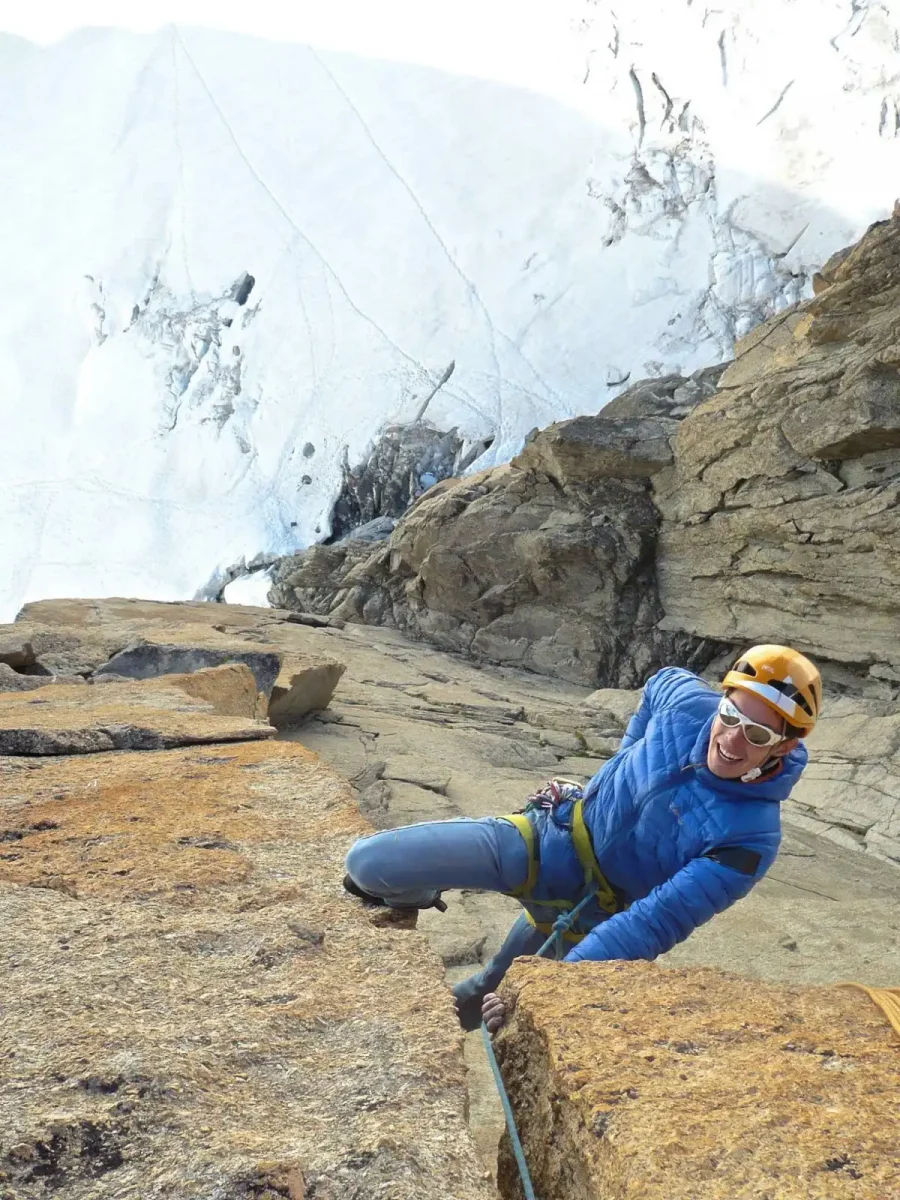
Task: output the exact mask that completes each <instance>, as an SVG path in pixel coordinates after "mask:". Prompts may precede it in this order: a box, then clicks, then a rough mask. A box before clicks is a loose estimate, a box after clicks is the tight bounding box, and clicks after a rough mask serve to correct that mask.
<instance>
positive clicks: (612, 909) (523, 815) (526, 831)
mask: <svg viewBox="0 0 900 1200" xmlns="http://www.w3.org/2000/svg"><path fill="white" fill-rule="evenodd" d="M568 801H574V803H573V805H572V823H571V826H569V825H566V824H563V825H562V827H563V828H564V829H568V830H569V832H570V833H571V835H572V843H573V845H574V847H575V853H576V854H577V855H578V861H579V862H580V863H581V866H582V869H583V871H584V885H585V889H586V890H587V893H588V894H589V895H590V894H593V897H594V899H595V900H596V902H597V904H598V905H599V906H600V908H602V909H603V911H604V912H607V913H609V914H610V916H612V915H613V914H614V913H617V912H619V911H620V909H621V908H622V907H623V906H622V904H621V903H620V899H619V897H618V896H617V895H616V893H615V892H614V891H613V888H612V887H611V885H610V883H609V881H608V880H607V878H606V876H605V875H604V874H603V872H602V871H601V870H600V864H599V863H598V862H597V859H596V856H595V855H594V848H593V846H592V845H591V835H590V834H589V833H588V828H587V825H586V824H585V820H584V793H583V791H582V789H581V785H580V784H578V783H575V782H574V781H573V780H570V779H551V780H550V781H549V783H547V784H545V785H544V787H542V788H541V789H540V790H539V791H538V792H536V793H535V794H534V795H533V796H530V797H529V799H528V802H527V804H526V805H525V807H524V809H522V811H521V812H517V813H511V814H510V815H509V816H505V817H502V818H501V820H503V821H509V823H510V824H511V825H515V827H516V829H518V831H519V833H520V834H521V835H522V838H523V840H524V842H525V846H526V849H527V850H528V874H527V875H526V877H525V881H524V882H523V883H522V884H520V885H519V887H517V888H514V889H513V890H512V891H511V892H507V893H506V894H507V895H508V896H513V897H514V898H515V899H516V900H522V901H526V902H532V903H534V904H539V905H542V906H543V907H546V908H559V909H562V910H563V911H569V910H570V909H573V908H574V907H575V905H576V900H575V899H567V900H544V899H541V900H533V897H532V893H533V891H534V888H535V886H536V884H537V881H538V873H539V871H540V865H541V862H540V850H539V845H538V839H537V838H536V836H535V831H534V825H533V824H532V820H531V816H530V814H531V813H534V812H537V811H539V810H541V809H544V810H549V813H550V818H551V820H553V821H555V822H556V824H561V822H560V821H559V819H558V817H557V816H556V810H557V809H558V807H559V806H560V805H561V804H565V803H566V802H568ZM525 916H526V918H527V919H528V921H529V922H530V923H531V924H532V925H533V926H534V927H535V929H538V930H540V932H541V933H543V934H546V935H548V936H549V935H550V934H551V933H552V932H553V928H554V927H553V925H552V924H551V923H549V922H541V921H536V920H535V919H534V918H533V917H532V915H531V913H529V912H528V911H527V910H526V913H525ZM563 936H564V937H565V938H566V940H567V941H570V942H580V941H581V940H582V938H583V937H584V936H585V935H584V934H583V933H576V932H575V931H574V930H572V929H567V930H566V931H565V933H564V934H563Z"/></svg>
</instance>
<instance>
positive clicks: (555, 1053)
mask: <svg viewBox="0 0 900 1200" xmlns="http://www.w3.org/2000/svg"><path fill="white" fill-rule="evenodd" d="M503 987H504V994H505V995H506V997H507V998H508V999H509V1000H511V1001H512V1002H514V1003H515V1014H514V1019H513V1020H512V1022H511V1023H510V1024H509V1025H508V1026H507V1027H506V1028H505V1030H504V1031H503V1032H502V1033H501V1034H500V1035H499V1037H498V1038H497V1039H496V1046H497V1055H498V1058H499V1060H500V1062H501V1065H502V1069H503V1074H504V1078H505V1080H506V1083H507V1087H508V1089H509V1091H510V1097H511V1100H512V1102H513V1105H514V1109H515V1112H516V1118H517V1125H518V1129H519V1133H520V1136H521V1137H522V1140H523V1144H524V1148H525V1154H526V1158H527V1161H528V1164H529V1169H530V1170H531V1173H532V1178H533V1182H534V1185H535V1190H536V1192H537V1194H538V1195H539V1196H541V1197H542V1198H543V1200H596V1197H598V1196H603V1197H610V1198H612V1197H615V1198H616V1200H676V1198H677V1200H682V1198H684V1200H687V1198H688V1197H690V1198H691V1200H693V1198H694V1197H697V1198H698V1200H699V1198H700V1197H703V1200H751V1198H752V1200H884V1198H885V1197H887V1196H895V1195H900V1146H898V1142H897V1137H896V1098H897V1095H898V1092H900V1043H898V1042H897V1040H896V1035H895V1034H894V1033H893V1031H892V1030H891V1027H890V1025H889V1024H888V1021H887V1019H886V1018H885V1017H884V1015H883V1014H882V1013H881V1012H880V1011H879V1009H878V1008H877V1007H876V1006H875V1005H874V1004H873V1003H872V1002H871V1001H870V1000H869V999H868V997H866V996H864V995H863V994H862V993H858V992H855V991H850V990H845V989H824V988H808V987H784V986H775V985H772V984H754V985H753V988H752V991H751V990H749V989H748V985H747V981H746V980H744V979H740V978H738V977H735V976H729V975H725V974H723V973H720V972H718V971H715V970H697V969H692V970H671V971H662V970H660V969H659V968H658V967H656V966H654V965H652V964H649V963H578V964H564V963H548V962H542V961H534V960H522V961H520V962H519V963H517V964H515V965H514V966H513V968H512V970H511V972H510V975H509V976H508V982H506V983H505V984H504V985H503ZM499 1183H500V1193H501V1195H502V1196H503V1197H505V1198H508V1200H514V1198H515V1200H518V1198H519V1197H520V1196H521V1194H522V1193H521V1191H520V1189H519V1184H518V1172H517V1170H516V1168H515V1164H514V1162H513V1160H512V1155H511V1153H510V1152H509V1147H508V1146H505V1145H504V1147H503V1150H502V1154H501V1164H500V1177H499Z"/></svg>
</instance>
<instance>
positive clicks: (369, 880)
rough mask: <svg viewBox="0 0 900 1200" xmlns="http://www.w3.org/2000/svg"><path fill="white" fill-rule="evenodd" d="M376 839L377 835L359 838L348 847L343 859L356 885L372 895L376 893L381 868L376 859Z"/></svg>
mask: <svg viewBox="0 0 900 1200" xmlns="http://www.w3.org/2000/svg"><path fill="white" fill-rule="evenodd" d="M377 840H378V839H377V835H376V836H372V837H364V838H360V839H359V841H357V842H354V843H353V845H352V846H351V847H350V849H349V850H348V852H347V857H346V859H345V860H344V867H345V868H346V870H347V874H348V875H349V876H350V878H351V879H352V880H353V882H354V883H355V884H356V885H357V887H361V888H362V889H363V891H364V892H371V893H372V894H373V895H377V894H378V887H379V881H380V879H381V870H380V869H379V868H380V866H381V864H380V863H379V862H378V861H377V859H378V850H377V845H376V843H377Z"/></svg>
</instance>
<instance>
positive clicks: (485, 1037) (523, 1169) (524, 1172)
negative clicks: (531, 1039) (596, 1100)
mask: <svg viewBox="0 0 900 1200" xmlns="http://www.w3.org/2000/svg"><path fill="white" fill-rule="evenodd" d="M481 1040H482V1041H483V1042H484V1048H485V1050H486V1052H487V1057H488V1062H489V1063H490V1064H491V1070H492V1071H493V1073H494V1083H496V1085H497V1091H498V1092H499V1093H500V1102H501V1103H502V1105H503V1115H504V1117H505V1118H506V1128H507V1129H508V1130H509V1140H510V1141H511V1142H512V1148H513V1154H515V1156H516V1164H517V1166H518V1168H519V1175H520V1176H521V1178H522V1188H523V1189H524V1192H525V1200H537V1197H536V1196H535V1194H534V1188H533V1187H532V1184H531V1175H530V1174H529V1173H528V1163H527V1162H526V1161H525V1152H524V1150H523V1149H522V1143H521V1141H520V1140H519V1131H518V1129H516V1119H515V1117H514V1116H513V1111H512V1107H511V1106H510V1103H509V1096H508V1095H507V1094H506V1088H505V1087H504V1085H503V1076H502V1075H501V1074H500V1067H499V1066H498V1065H497V1056H496V1055H495V1054H494V1047H493V1046H492V1045H491V1035H490V1034H489V1033H488V1028H487V1025H485V1023H484V1021H482V1022H481Z"/></svg>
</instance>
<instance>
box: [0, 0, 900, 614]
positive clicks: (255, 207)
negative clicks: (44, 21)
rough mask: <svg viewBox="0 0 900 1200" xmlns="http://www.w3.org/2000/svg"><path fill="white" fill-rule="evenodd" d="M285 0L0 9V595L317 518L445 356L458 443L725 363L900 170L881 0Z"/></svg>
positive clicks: (148, 588)
mask: <svg viewBox="0 0 900 1200" xmlns="http://www.w3.org/2000/svg"><path fill="white" fill-rule="evenodd" d="M38 7H40V4H38ZM290 7H291V14H290V26H289V28H288V27H287V26H285V27H284V28H282V29H279V28H278V27H277V23H275V24H273V22H274V21H275V18H274V17H273V16H272V12H273V11H274V10H273V9H272V8H271V6H267V5H266V4H262V6H261V8H260V16H259V31H260V32H262V33H266V34H268V35H269V36H267V37H252V36H249V32H248V30H249V29H252V21H253V14H254V11H255V8H256V6H254V5H243V6H240V8H241V11H242V12H243V17H242V18H241V19H242V20H243V21H244V22H245V25H244V26H241V28H242V29H243V32H235V31H228V30H221V29H220V30H215V29H204V28H198V27H189V26H187V25H179V26H177V27H176V26H172V25H170V26H167V27H164V28H161V29H158V30H155V31H149V32H143V33H138V32H128V31H124V30H118V31H116V30H102V29H93V30H81V31H76V32H73V33H71V34H69V35H68V36H66V37H65V38H63V40H61V41H59V42H56V43H52V44H47V45H43V46H39V45H37V44H34V43H32V42H29V41H25V40H21V39H19V38H17V37H12V36H0V164H2V166H0V172H2V178H3V186H2V188H0V250H2V254H0V263H2V277H0V448H2V449H0V619H10V617H11V616H12V614H13V613H14V612H15V610H16V609H17V608H18V606H19V605H20V604H21V603H22V602H23V601H25V600H28V599H32V598H36V597H47V596H54V595H101V594H133V595H142V596H146V597H151V598H160V599H172V598H186V597H190V596H192V595H194V594H195V593H196V592H197V591H198V590H199V589H201V588H202V587H203V586H204V585H205V584H206V583H207V582H208V581H209V580H210V579H211V578H212V577H215V576H216V575H217V573H218V572H221V570H222V568H225V567H228V566H230V565H232V564H233V563H235V562H237V561H239V560H240V559H241V558H246V559H247V560H248V561H249V560H250V559H251V558H253V556H254V555H256V554H257V553H258V552H279V553H287V552H289V551H291V550H294V549H296V548H298V547H300V546H303V545H306V544H308V543H309V542H311V541H314V540H316V539H317V538H318V537H320V536H324V535H325V534H327V533H328V520H329V514H330V510H331V504H332V502H333V499H334V496H335V494H336V491H337V489H338V487H339V484H340V479H341V470H340V464H341V460H342V455H343V452H344V448H345V447H346V448H347V452H348V455H349V458H350V460H351V462H352V461H356V460H358V459H359V458H360V457H361V456H362V455H363V453H364V452H365V449H366V447H367V446H368V445H369V444H370V443H371V441H372V439H373V437H374V436H375V435H376V433H377V431H378V430H379V428H380V427H381V426H382V425H383V424H384V423H386V422H396V421H403V420H407V419H409V420H411V419H412V418H413V417H414V416H415V415H416V413H417V411H418V410H419V409H420V407H421V404H422V401H423V400H424V399H425V397H426V396H427V395H428V394H429V392H431V391H432V390H433V388H434V387H435V385H436V384H437V383H438V382H439V381H440V380H441V378H442V376H444V375H446V373H447V368H448V366H449V364H451V363H454V364H455V366H454V369H453V371H452V373H451V374H450V376H449V378H448V379H447V380H446V382H445V383H444V384H443V385H442V386H441V387H440V388H439V390H438V391H437V393H436V394H435V395H434V397H433V399H432V400H431V402H430V404H429V406H428V418H429V420H431V421H432V422H434V423H435V424H436V425H437V426H438V427H440V428H449V427H450V426H452V425H456V426H458V427H459V429H460V431H461V432H462V433H463V434H464V435H465V436H466V437H467V438H469V439H476V438H484V437H487V436H491V435H493V436H494V438H495V441H494V444H493V447H492V449H491V451H490V452H489V457H488V458H487V459H482V460H481V462H480V464H479V465H487V463H488V462H490V461H500V460H502V459H504V458H506V457H508V456H509V455H510V454H511V453H513V452H514V451H515V450H516V449H517V448H518V446H519V444H520V441H521V438H522V437H523V435H524V434H525V432H526V431H527V430H529V429H531V428H532V427H534V426H536V425H544V424H546V423H548V422H549V421H551V420H553V419H555V418H558V417H565V416H571V415H574V414H576V413H580V412H591V411H596V410H597V409H599V408H600V407H602V405H603V404H604V403H606V401H607V400H608V399H610V398H611V397H612V396H613V395H615V394H616V392H617V391H618V390H619V388H620V385H621V384H623V383H625V382H626V381H627V380H628V379H629V378H630V379H632V380H634V379H637V378H640V377H642V376H646V375H652V374H657V373H663V372H668V371H673V370H680V371H684V372H687V371H690V370H692V369H694V368H696V367H699V366H702V365H705V364H707V363H711V362H714V361H717V360H721V359H722V358H725V357H727V356H728V355H729V354H730V352H731V347H732V342H733V339H734V337H735V336H736V335H740V334H742V333H744V332H745V331H746V330H747V329H748V328H750V327H751V326H752V325H753V324H755V323H756V322H757V321H759V320H760V319H762V318H763V317H764V316H766V315H768V314H770V313H771V312H772V311H773V310H775V309H777V308H779V307H782V306H784V305H786V304H789V303H791V302H793V301H795V300H796V299H798V298H800V297H801V296H802V295H805V294H807V290H808V279H809V275H810V273H811V271H812V270H814V269H815V268H816V267H817V266H818V265H820V264H821V263H822V261H823V260H824V259H825V258H826V257H827V256H828V255H829V254H830V253H831V252H833V251H834V250H836V249H838V248H839V247H840V246H842V245H844V244H846V243H847V242H849V241H851V240H853V239H854V238H856V237H857V236H858V235H859V234H860V233H861V232H862V230H863V229H864V228H865V226H866V225H867V224H868V223H869V222H870V221H871V220H874V219H877V218H879V217H881V216H883V215H885V214H886V213H887V212H888V211H889V209H890V207H891V204H892V203H893V200H894V199H895V196H896V195H897V193H898V192H900V14H898V12H897V11H896V9H895V10H894V11H893V12H892V10H891V7H890V6H889V5H887V4H880V5H879V4H874V3H866V2H865V0H853V2H852V3H833V2H831V0H793V2H790V0H756V2H749V3H748V2H747V0H718V3H717V6H716V7H711V6H707V5H706V4H704V3H703V0H693V2H691V0H629V2H628V3H627V4H626V3H621V4H620V3H617V2H611V0H554V3H553V4H546V3H542V4H534V5H531V4H529V3H523V2H520V3H517V4H513V3H511V2H510V0H482V2H481V3H478V4H476V3H474V2H471V3H470V2H469V0H460V3H458V4H454V5H447V6H443V7H442V9H441V11H440V12H439V11H438V9H439V6H438V5H421V4H420V5H418V6H411V5H410V4H408V3H406V0H383V2H382V3H380V4H379V5H374V6H373V5H371V4H369V5H368V7H366V6H357V8H356V12H357V15H358V20H355V21H354V19H353V13H352V8H353V6H352V5H351V3H350V0H335V2H334V3H333V4H331V5H321V4H312V3H299V4H297V5H294V6H290ZM227 8H228V6H227V5H226V9H227ZM232 9H233V10H234V6H232ZM29 10H30V6H27V7H26V8H25V9H23V14H22V15H21V17H20V26H21V28H22V30H23V31H24V32H27V33H30V32H32V31H31V30H30V29H29V28H28V24H27V22H28V19H29V18H28V12H29ZM190 10H191V5H190V3H187V2H185V3H183V4H182V5H180V6H179V11H183V12H184V13H185V16H184V17H183V18H180V19H183V20H185V21H187V20H189V19H190ZM325 10H327V13H328V14H329V15H328V16H327V17H326V16H325V15H324V13H325ZM375 10H377V16H378V20H377V22H375V21H373V19H372V12H373V11H375ZM423 10H429V12H428V19H427V20H426V19H425V18H424V17H423V16H422V12H423ZM416 14H418V16H417V15H416ZM157 15H158V14H157ZM232 15H233V14H232ZM9 20H10V18H8V17H6V16H4V18H3V21H4V23H5V24H6V27H7V28H13V26H12V25H11V24H10V23H9ZM236 20H237V18H234V21H236ZM285 20H288V18H287V17H286V18H285ZM234 21H232V24H234ZM248 22H249V25H248V24H247V23H248ZM276 35H277V36H276ZM304 37H306V38H308V39H309V43H310V44H304V42H303V40H302V39H303V38H304Z"/></svg>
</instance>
